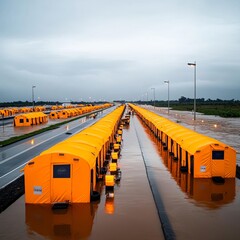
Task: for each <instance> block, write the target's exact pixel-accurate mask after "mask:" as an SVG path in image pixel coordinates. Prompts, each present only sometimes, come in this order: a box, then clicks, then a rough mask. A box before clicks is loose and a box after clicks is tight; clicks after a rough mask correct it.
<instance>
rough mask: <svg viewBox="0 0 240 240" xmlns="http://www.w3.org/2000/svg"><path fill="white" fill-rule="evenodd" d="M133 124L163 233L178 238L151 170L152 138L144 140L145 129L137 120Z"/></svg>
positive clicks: (168, 238)
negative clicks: (137, 123) (137, 124)
mask: <svg viewBox="0 0 240 240" xmlns="http://www.w3.org/2000/svg"><path fill="white" fill-rule="evenodd" d="M138 121H139V120H138ZM133 125H134V128H135V131H136V135H137V140H138V143H139V147H140V150H141V154H142V158H143V161H144V165H145V169H146V174H147V178H148V181H149V185H150V188H151V191H152V194H153V198H154V201H155V204H156V207H157V210H158V216H159V219H160V222H161V225H162V230H163V233H164V237H165V239H167V240H172V239H176V236H175V233H174V231H173V228H172V225H171V223H170V221H169V219H168V216H167V213H166V210H165V207H164V203H163V200H162V198H161V194H160V193H159V191H158V187H157V184H156V180H155V178H154V175H153V174H151V173H152V172H151V170H152V168H153V167H152V166H151V164H149V161H148V159H150V158H151V157H150V156H149V153H150V152H154V151H155V150H154V149H152V151H151V147H152V148H153V146H152V144H151V143H150V139H148V138H147V136H146V137H145V138H144V142H143V141H142V139H143V136H140V134H144V133H143V132H142V131H143V130H142V128H141V127H139V126H138V127H137V126H136V122H135V121H134V122H133ZM140 129H141V131H140ZM148 141H149V143H148V147H147V148H146V143H147V142H148ZM150 154H151V153H150ZM156 168H158V167H156Z"/></svg>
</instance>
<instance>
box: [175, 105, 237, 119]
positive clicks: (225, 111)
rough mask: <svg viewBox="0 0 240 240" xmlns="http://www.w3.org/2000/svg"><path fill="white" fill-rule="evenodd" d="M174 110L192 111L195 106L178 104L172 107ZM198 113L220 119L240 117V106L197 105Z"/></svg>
mask: <svg viewBox="0 0 240 240" xmlns="http://www.w3.org/2000/svg"><path fill="white" fill-rule="evenodd" d="M171 107H172V109H174V110H180V111H192V110H193V105H190V104H184V105H182V104H178V105H173V106H171ZM197 112H200V113H204V114H206V115H216V116H220V117H225V118H228V117H240V105H235V104H234V105H226V104H213V105H210V104H209V105H208V104H206V105H205V104H204V105H197Z"/></svg>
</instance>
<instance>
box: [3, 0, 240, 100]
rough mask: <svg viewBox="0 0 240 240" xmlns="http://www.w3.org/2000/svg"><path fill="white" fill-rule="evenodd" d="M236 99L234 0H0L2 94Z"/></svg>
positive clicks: (238, 4) (239, 39) (238, 25)
mask: <svg viewBox="0 0 240 240" xmlns="http://www.w3.org/2000/svg"><path fill="white" fill-rule="evenodd" d="M194 61H196V62H197V97H199V98H206V99H208V98H211V99H216V98H221V99H233V98H234V99H240V1H239V0H229V1H227V0H211V1H209V0H168V1H166V0H165V1H163V0H121V1H117V0H0V85H1V86H0V101H1V102H2V101H15V100H22V101H26V100H28V101H31V98H32V86H33V85H35V86H36V88H35V89H34V93H35V99H40V100H58V101H66V100H74V101H81V100H91V101H93V100H97V101H98V100H100V99H101V100H107V101H111V100H114V99H125V100H139V99H141V100H146V99H147V97H148V100H151V99H153V91H154V90H153V88H154V89H155V95H156V99H158V100H167V84H164V81H166V80H168V81H170V99H178V98H180V97H181V96H185V97H189V98H193V92H194V91H193V82H194V81H193V76H194V75H193V74H194V69H193V68H191V67H189V66H187V63H188V62H194Z"/></svg>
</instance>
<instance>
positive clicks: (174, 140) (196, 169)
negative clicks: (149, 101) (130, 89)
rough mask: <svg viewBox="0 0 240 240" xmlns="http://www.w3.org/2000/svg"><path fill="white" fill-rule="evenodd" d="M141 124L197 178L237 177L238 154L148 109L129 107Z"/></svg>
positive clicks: (223, 144) (183, 167)
mask: <svg viewBox="0 0 240 240" xmlns="http://www.w3.org/2000/svg"><path fill="white" fill-rule="evenodd" d="M130 107H131V108H132V109H133V110H134V111H135V112H136V113H137V115H138V116H139V117H140V118H141V119H142V121H143V122H144V123H145V124H146V125H147V126H148V127H149V128H150V130H151V131H152V132H153V133H154V134H155V136H156V137H157V138H158V139H159V140H160V141H161V142H162V143H163V145H164V146H165V148H166V149H168V151H169V153H171V154H172V155H173V157H174V158H175V159H178V160H179V161H180V166H181V169H182V170H186V171H188V173H190V174H192V175H193V177H194V178H211V177H221V178H235V175H236V151H235V150H234V149H233V148H232V147H230V146H228V145H227V144H225V143H222V142H220V141H218V140H216V139H214V138H210V137H207V136H205V135H202V134H200V133H197V132H195V131H192V130H190V129H188V128H186V127H183V126H181V125H179V124H177V123H174V122H172V121H170V120H168V119H166V118H163V117H161V116H159V115H158V114H156V113H153V112H151V111H149V110H146V109H144V108H141V107H139V106H136V105H133V104H130Z"/></svg>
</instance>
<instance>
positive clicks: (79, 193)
mask: <svg viewBox="0 0 240 240" xmlns="http://www.w3.org/2000/svg"><path fill="white" fill-rule="evenodd" d="M124 109H125V106H119V107H118V108H116V109H115V110H114V111H113V112H111V113H109V114H108V115H107V116H105V117H103V118H102V119H100V120H99V121H97V122H96V123H95V124H93V125H92V126H90V127H88V128H86V129H84V130H83V131H81V132H80V133H77V134H76V135H73V136H72V137H70V138H68V139H67V140H65V141H63V142H60V143H58V144H56V145H55V146H53V147H51V148H49V149H48V150H46V151H44V152H42V153H41V154H40V155H38V156H37V157H35V158H33V159H32V160H31V161H29V162H28V164H27V165H26V166H25V168H24V177H25V201H26V203H31V204H53V203H87V202H90V200H91V197H92V196H93V193H94V192H96V181H97V178H100V177H101V175H103V174H104V173H105V171H104V169H105V166H106V162H108V161H107V160H106V158H107V155H109V151H110V149H111V147H110V146H111V145H113V143H114V141H115V134H116V133H117V131H118V126H119V124H120V121H121V117H122V115H123V112H124Z"/></svg>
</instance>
